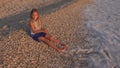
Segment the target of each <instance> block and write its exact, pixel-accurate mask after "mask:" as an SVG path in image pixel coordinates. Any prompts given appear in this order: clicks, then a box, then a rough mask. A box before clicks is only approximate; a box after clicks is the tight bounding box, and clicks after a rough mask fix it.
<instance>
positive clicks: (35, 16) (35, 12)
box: [30, 9, 39, 20]
mask: <svg viewBox="0 0 120 68" xmlns="http://www.w3.org/2000/svg"><path fill="white" fill-rule="evenodd" d="M30 17H31V19H33V20H37V19H38V18H39V11H38V10H37V9H32V11H31V14H30Z"/></svg>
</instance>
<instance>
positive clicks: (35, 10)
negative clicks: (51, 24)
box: [30, 8, 39, 19]
mask: <svg viewBox="0 0 120 68" xmlns="http://www.w3.org/2000/svg"><path fill="white" fill-rule="evenodd" d="M34 12H37V13H38V15H39V11H38V9H36V8H33V9H32V10H31V13H30V18H31V19H32V14H33V13H34Z"/></svg>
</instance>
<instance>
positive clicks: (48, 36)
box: [45, 34, 60, 44]
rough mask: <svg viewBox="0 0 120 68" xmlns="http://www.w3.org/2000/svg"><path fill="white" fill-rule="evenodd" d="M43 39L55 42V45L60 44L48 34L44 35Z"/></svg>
mask: <svg viewBox="0 0 120 68" xmlns="http://www.w3.org/2000/svg"><path fill="white" fill-rule="evenodd" d="M45 38H47V39H48V40H50V41H53V42H55V43H57V44H60V42H59V41H58V40H57V39H55V38H54V37H52V36H50V35H48V34H46V35H45Z"/></svg>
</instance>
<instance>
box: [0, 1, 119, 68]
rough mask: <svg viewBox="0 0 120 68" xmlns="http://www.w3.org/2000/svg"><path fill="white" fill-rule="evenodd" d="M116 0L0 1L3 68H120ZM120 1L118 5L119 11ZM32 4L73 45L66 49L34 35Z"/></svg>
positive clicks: (0, 65)
mask: <svg viewBox="0 0 120 68" xmlns="http://www.w3.org/2000/svg"><path fill="white" fill-rule="evenodd" d="M116 2H118V3H120V1H118V0H116V1H112V0H105V1H102V2H101V0H35V1H34V0H13V1H10V0H4V1H0V68H119V67H120V66H119V64H120V59H119V58H120V54H119V52H120V51H119V47H120V46H119V44H120V42H119V40H120V34H119V32H120V31H119V28H118V27H119V23H118V20H119V19H118V18H120V16H119V11H116V13H117V15H116V16H114V15H113V14H114V13H113V11H111V10H110V9H111V8H110V7H109V6H110V5H112V6H114V3H116ZM106 3H107V4H106ZM116 6H118V5H117V4H116ZM116 6H114V9H113V10H119V9H117V7H116ZM106 7H107V8H106ZM32 8H37V9H38V10H39V12H40V14H41V19H42V22H43V27H44V28H47V30H48V32H49V34H50V35H51V36H53V37H55V38H56V39H58V40H60V41H61V42H62V43H65V44H67V46H68V48H67V50H66V52H65V53H58V52H56V51H55V50H53V49H52V48H51V47H49V46H48V45H46V44H45V43H43V42H37V41H35V40H33V39H32V38H31V37H30V31H29V26H28V21H29V17H30V16H29V15H30V11H31V9H32ZM115 8H116V9H115ZM107 9H108V10H107ZM108 11H109V12H108ZM110 11H111V12H110ZM102 15H104V16H102ZM103 17H104V18H103ZM113 17H114V18H113ZM108 18H109V20H108ZM110 19H111V20H110ZM114 19H115V20H114ZM116 19H117V20H116ZM99 22H100V23H99ZM108 22H110V23H108ZM113 22H114V23H116V24H118V25H113ZM108 25H109V26H108ZM115 27H116V28H115ZM109 28H111V29H109ZM116 29H118V30H117V31H115V30H116ZM112 31H114V33H112ZM112 39H114V41H112ZM115 48H116V49H115ZM114 55H116V56H114Z"/></svg>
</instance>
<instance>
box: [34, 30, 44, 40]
mask: <svg viewBox="0 0 120 68" xmlns="http://www.w3.org/2000/svg"><path fill="white" fill-rule="evenodd" d="M45 35H46V33H45V32H40V33H37V34H35V35H32V38H33V39H34V40H36V41H39V40H38V38H39V37H45Z"/></svg>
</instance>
